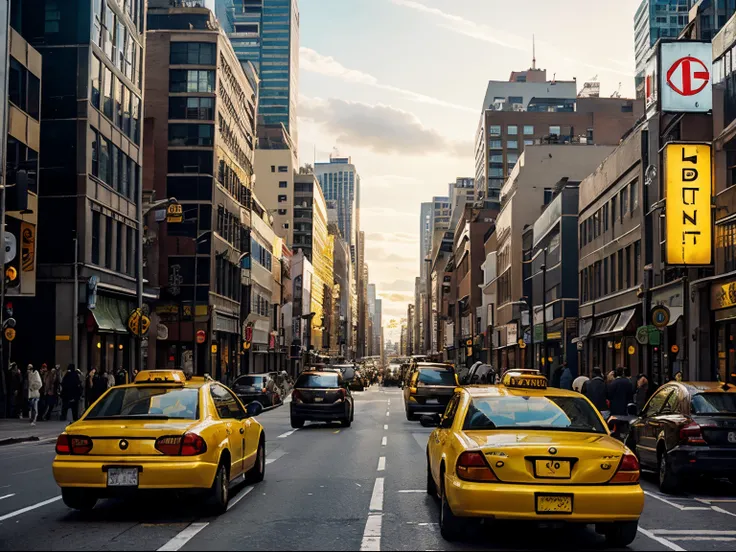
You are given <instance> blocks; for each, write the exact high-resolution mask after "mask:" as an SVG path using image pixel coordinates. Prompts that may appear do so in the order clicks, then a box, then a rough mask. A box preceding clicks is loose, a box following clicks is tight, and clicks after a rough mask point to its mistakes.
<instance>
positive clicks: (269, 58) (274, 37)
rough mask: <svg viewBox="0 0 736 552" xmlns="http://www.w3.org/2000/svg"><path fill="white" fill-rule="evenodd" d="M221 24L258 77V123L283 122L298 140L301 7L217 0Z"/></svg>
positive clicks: (280, 0) (287, 0) (291, 1)
mask: <svg viewBox="0 0 736 552" xmlns="http://www.w3.org/2000/svg"><path fill="white" fill-rule="evenodd" d="M215 2H216V3H215V10H216V14H217V18H218V19H219V20H220V24H221V25H222V26H223V28H224V29H225V31H226V32H227V34H228V37H229V38H230V41H231V42H232V45H233V48H234V49H235V54H236V55H237V56H238V59H239V60H240V61H241V62H243V67H244V69H245V70H246V72H248V71H249V68H248V64H247V63H245V62H248V61H250V62H251V63H252V64H253V67H254V68H255V70H256V72H257V73H258V78H259V79H260V87H259V105H258V115H259V117H258V122H259V124H264V125H273V124H283V125H284V127H286V130H287V131H288V132H289V135H290V136H291V138H292V140H293V141H294V143H297V140H298V137H297V128H296V124H297V122H296V103H297V96H298V82H299V81H298V79H299V6H298V2H297V0H215Z"/></svg>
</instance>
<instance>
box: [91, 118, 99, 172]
mask: <svg viewBox="0 0 736 552" xmlns="http://www.w3.org/2000/svg"><path fill="white" fill-rule="evenodd" d="M90 133H91V134H92V167H91V169H90V172H91V173H92V176H97V177H99V176H100V144H99V136H98V134H97V131H96V130H95V129H91V130H90Z"/></svg>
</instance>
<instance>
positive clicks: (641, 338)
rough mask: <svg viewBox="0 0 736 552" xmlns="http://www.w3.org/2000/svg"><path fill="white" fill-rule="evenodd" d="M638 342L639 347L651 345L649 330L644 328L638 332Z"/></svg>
mask: <svg viewBox="0 0 736 552" xmlns="http://www.w3.org/2000/svg"><path fill="white" fill-rule="evenodd" d="M636 340H637V341H638V342H639V345H646V344H648V343H649V328H648V327H647V326H642V327H640V328H638V329H637V330H636Z"/></svg>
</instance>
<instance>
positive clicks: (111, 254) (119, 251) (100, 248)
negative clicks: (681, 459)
mask: <svg viewBox="0 0 736 552" xmlns="http://www.w3.org/2000/svg"><path fill="white" fill-rule="evenodd" d="M103 232H104V235H103ZM134 239H135V230H134V229H133V228H131V227H130V226H128V225H127V224H123V223H122V222H118V221H115V220H113V219H112V218H110V217H106V216H105V215H103V214H101V213H100V212H99V211H92V239H91V245H90V249H91V251H90V253H91V261H92V264H95V265H97V266H104V267H105V268H109V269H110V270H114V271H116V272H120V273H121V274H128V275H130V276H133V275H134V274H135V260H134V258H133V252H134V251H135V250H136V247H135V241H134ZM123 240H125V241H123ZM113 244H114V246H113ZM123 263H125V264H123Z"/></svg>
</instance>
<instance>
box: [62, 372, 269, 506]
mask: <svg viewBox="0 0 736 552" xmlns="http://www.w3.org/2000/svg"><path fill="white" fill-rule="evenodd" d="M252 415H253V410H252V409H250V408H249V409H246V408H244V407H243V404H242V403H241V402H240V401H239V400H238V398H237V397H236V396H235V394H234V393H233V392H232V391H230V389H228V388H227V387H225V386H224V385H222V384H220V383H218V382H216V381H214V380H212V379H211V378H209V377H190V378H187V377H186V376H185V375H184V372H182V371H180V370H147V371H142V372H140V373H139V374H138V375H137V376H136V378H135V380H134V381H133V383H130V384H127V385H121V386H118V387H113V388H111V389H108V391H107V392H106V393H105V394H104V395H102V397H100V398H99V399H98V400H97V401H96V402H95V403H94V404H92V406H90V408H89V409H88V410H87V411H86V412H85V413H84V415H83V416H82V417H81V418H80V420H79V421H77V422H74V423H73V424H71V425H69V426H67V428H66V430H65V431H64V433H62V434H61V435H59V438H58V439H57V442H56V457H55V458H54V462H53V473H54V478H55V479H56V483H57V485H59V487H61V495H62V499H63V500H64V503H65V504H66V505H67V506H69V507H70V508H74V509H77V510H89V509H92V508H94V506H95V504H96V503H97V501H98V500H99V499H100V498H105V497H109V496H116V495H126V496H127V495H129V494H130V493H131V492H133V493H135V492H136V491H138V490H164V489H170V490H180V491H185V490H188V491H194V492H202V493H204V494H205V495H206V498H207V504H208V510H209V512H210V513H212V514H219V513H223V512H225V510H226V509H227V504H228V500H229V494H230V488H231V487H232V486H234V485H237V484H238V483H240V482H242V481H244V480H248V481H251V482H258V481H262V480H263V477H264V474H265V466H266V463H265V457H266V439H265V434H264V431H263V426H261V424H260V423H258V421H256V420H255V419H253V418H252V417H251V416H252Z"/></svg>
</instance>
